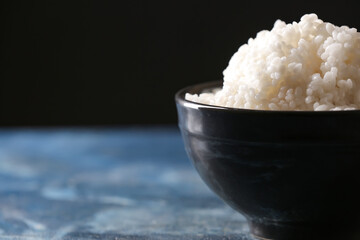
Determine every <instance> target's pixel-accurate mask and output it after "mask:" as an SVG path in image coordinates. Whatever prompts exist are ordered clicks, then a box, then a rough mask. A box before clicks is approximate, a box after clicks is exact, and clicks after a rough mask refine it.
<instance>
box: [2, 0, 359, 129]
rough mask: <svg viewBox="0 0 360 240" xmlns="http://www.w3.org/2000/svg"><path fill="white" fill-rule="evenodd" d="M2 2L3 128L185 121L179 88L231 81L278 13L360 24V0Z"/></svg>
mask: <svg viewBox="0 0 360 240" xmlns="http://www.w3.org/2000/svg"><path fill="white" fill-rule="evenodd" d="M344 3H345V4H344V5H342V4H341V3H340V2H338V1H336V2H334V3H332V2H331V1H323V2H320V1H317V2H315V1H313V2H311V3H308V4H307V3H305V2H299V1H297V2H294V1H282V2H274V1H268V2H264V3H263V2H261V1H247V2H246V1H145V0H143V1H136V0H134V1H120V0H118V1H115V0H113V1H104V0H97V1H77V0H74V1H62V0H58V1H54V0H44V1H28V0H27V1H25V0H23V1H12V0H11V1H2V2H1V3H0V6H1V15H0V17H1V19H0V21H1V23H0V24H1V25H2V26H1V35H2V36H1V50H0V51H1V52H0V56H1V65H0V126H18V125H25V126H26V125H30V126H33V125H50V126H51V125H123V124H168V123H170V124H171V123H175V122H176V111H175V104H174V100H173V96H174V93H175V92H176V91H177V90H178V89H180V88H182V87H185V86H186V85H190V84H195V83H199V82H204V81H210V80H216V79H221V78H222V71H223V70H224V68H225V67H226V66H227V63H228V61H229V59H230V57H231V56H232V54H233V53H234V52H235V51H236V50H237V49H238V47H239V46H240V45H241V44H243V43H245V42H246V41H247V39H248V38H249V37H254V36H255V34H256V33H257V32H258V31H260V30H262V29H271V28H272V26H273V23H274V21H275V20H276V19H278V18H280V19H282V20H285V21H286V22H292V21H299V19H300V17H301V16H302V15H303V14H304V13H312V12H315V13H317V14H318V16H319V17H320V18H321V19H323V20H325V21H328V22H333V23H335V24H336V25H349V26H351V27H355V28H358V29H359V27H360V26H359V25H360V20H359V14H358V7H357V5H356V4H355V3H356V2H355V1H353V2H344Z"/></svg>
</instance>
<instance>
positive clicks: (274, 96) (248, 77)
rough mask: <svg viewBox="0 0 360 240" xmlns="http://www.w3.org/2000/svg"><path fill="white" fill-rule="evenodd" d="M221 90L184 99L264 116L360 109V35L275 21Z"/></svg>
mask: <svg viewBox="0 0 360 240" xmlns="http://www.w3.org/2000/svg"><path fill="white" fill-rule="evenodd" d="M223 74H224V83H223V88H222V89H220V90H218V91H216V92H213V93H202V94H200V95H197V94H195V95H191V94H186V99H187V100H190V101H194V102H199V103H204V104H210V105H216V106H224V107H232V108H247V109H263V110H315V111H324V110H353V109H358V108H360V33H359V32H357V30H356V29H355V28H349V27H347V26H341V27H338V26H335V25H333V24H331V23H327V22H323V21H322V20H320V19H319V18H318V17H317V15H316V14H308V15H304V16H303V17H302V18H301V20H300V22H298V23H297V22H293V23H292V24H285V22H283V21H280V20H277V21H276V22H275V24H274V27H273V29H272V30H271V31H266V30H264V31H261V32H259V33H258V34H257V35H256V38H255V39H252V38H250V39H249V41H248V43H247V44H244V45H242V46H241V47H240V48H239V50H238V51H237V52H236V53H235V54H234V55H233V56H232V58H231V60H230V62H229V65H228V67H227V68H226V69H225V70H224V72H223Z"/></svg>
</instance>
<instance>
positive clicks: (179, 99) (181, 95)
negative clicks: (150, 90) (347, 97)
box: [175, 80, 360, 115]
mask: <svg viewBox="0 0 360 240" xmlns="http://www.w3.org/2000/svg"><path fill="white" fill-rule="evenodd" d="M221 86H222V81H219V80H217V81H209V82H202V83H198V84H193V85H190V86H187V87H184V88H182V89H180V90H179V91H177V92H176V94H175V102H176V103H178V104H181V105H182V106H184V107H188V108H193V109H213V110H219V111H226V112H233V113H254V114H257V113H258V114H270V113H272V114H280V115H281V114H285V115H288V114H296V115H347V114H354V113H357V114H360V109H354V110H336V111H331V110H325V111H314V110H263V109H246V108H233V107H223V106H216V105H210V104H204V103H198V102H193V101H189V100H187V99H185V94H186V93H189V92H194V91H191V90H192V89H200V90H202V91H203V90H206V89H214V88H216V87H221ZM199 93H200V92H198V93H197V94H199Z"/></svg>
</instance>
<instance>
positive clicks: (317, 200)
mask: <svg viewBox="0 0 360 240" xmlns="http://www.w3.org/2000/svg"><path fill="white" fill-rule="evenodd" d="M221 86H222V83H221V82H209V83H203V84H198V85H194V86H191V87H187V88H185V89H182V90H180V91H179V92H178V93H177V94H176V96H175V100H176V105H177V111H178V120H179V127H180V130H181V133H182V137H183V140H184V144H185V149H186V152H187V154H188V156H189V158H190V159H191V160H192V163H193V165H194V166H195V168H196V170H197V171H198V173H199V175H200V176H201V178H202V179H203V181H204V182H205V183H206V184H207V185H208V186H209V188H210V189H212V191H213V192H215V193H216V194H217V195H218V196H219V197H220V198H221V199H223V200H224V201H225V202H226V203H227V204H228V205H230V206H231V207H232V208H234V209H235V210H237V211H238V212H240V213H241V214H243V215H244V216H245V217H246V219H247V221H248V223H249V227H250V232H251V233H252V234H253V235H254V236H255V237H257V238H260V239H287V240H289V239H290V240H294V239H306V240H309V239H339V238H340V239H342V240H345V239H360V235H359V233H358V232H359V231H358V229H359V228H360V224H359V223H360V197H359V196H360V194H358V191H359V189H360V111H359V110H352V111H321V112H315V111H268V110H249V109H235V108H227V107H218V106H212V105H206V104H200V103H196V102H191V101H187V100H185V93H192V94H194V93H201V92H206V91H210V90H212V89H215V88H219V87H221Z"/></svg>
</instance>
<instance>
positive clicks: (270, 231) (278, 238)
mask: <svg viewBox="0 0 360 240" xmlns="http://www.w3.org/2000/svg"><path fill="white" fill-rule="evenodd" d="M249 226H250V232H251V234H252V235H253V236H254V237H255V238H256V239H260V240H289V239H291V240H309V239H319V240H320V239H326V240H335V239H336V240H338V239H343V240H358V239H360V233H359V231H358V229H356V228H355V231H354V228H352V229H348V228H346V227H341V226H334V225H326V226H318V225H314V226H302V225H288V224H281V223H279V224H278V223H276V224H275V223H258V222H254V221H249Z"/></svg>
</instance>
